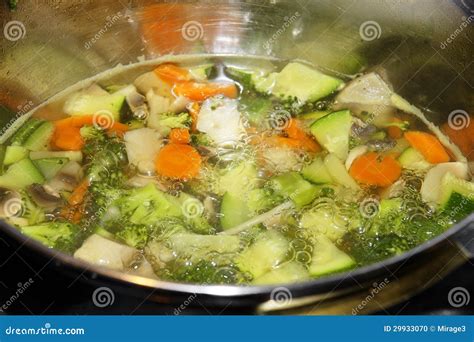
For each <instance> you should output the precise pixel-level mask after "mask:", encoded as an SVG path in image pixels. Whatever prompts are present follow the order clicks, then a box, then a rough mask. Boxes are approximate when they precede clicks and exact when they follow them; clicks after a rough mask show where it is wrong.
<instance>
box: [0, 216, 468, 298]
mask: <svg viewBox="0 0 474 342" xmlns="http://www.w3.org/2000/svg"><path fill="white" fill-rule="evenodd" d="M472 222H474V214H471V215H469V216H468V217H466V218H465V219H464V220H462V221H461V222H458V223H457V224H455V225H453V226H452V227H451V228H450V229H448V230H446V231H445V232H444V233H442V234H440V235H438V236H436V237H435V238H433V239H431V240H428V241H426V242H424V243H423V244H421V245H419V246H417V247H415V248H413V249H411V250H409V251H407V252H405V253H403V254H400V255H397V256H393V257H391V258H388V259H385V260H382V261H379V262H376V263H373V264H370V265H367V266H363V267H359V268H356V269H353V270H350V271H347V272H343V273H338V274H334V275H331V276H327V277H322V278H316V279H311V280H308V281H302V282H297V283H284V284H275V285H199V284H186V283H176V282H170V281H163V280H159V279H152V278H146V277H143V276H138V275H132V274H127V273H123V272H120V271H116V270H111V269H107V268H105V267H101V266H97V265H93V264H89V263H88V262H86V261H82V260H80V259H76V258H74V257H73V256H72V255H68V254H65V253H63V252H60V251H57V250H54V249H52V248H48V247H46V246H45V245H43V244H41V243H40V242H38V241H36V240H34V239H32V238H29V237H27V236H26V235H23V234H22V233H21V232H20V231H19V230H18V229H17V228H15V227H13V226H11V225H9V224H7V223H6V222H5V221H3V220H0V228H1V229H2V231H3V232H5V233H6V234H8V235H9V236H10V237H12V238H13V239H15V240H17V241H18V242H20V246H19V247H18V248H21V247H23V246H26V247H27V248H28V249H30V250H33V251H34V252H36V253H39V254H42V255H46V256H48V257H49V258H50V259H51V260H55V261H56V262H59V263H62V264H65V265H67V266H70V267H72V268H73V269H75V270H80V271H82V272H80V274H84V273H86V272H89V273H95V274H97V275H101V276H103V277H105V278H108V279H110V280H114V281H116V282H119V283H124V284H128V285H133V286H135V285H138V286H139V287H143V288H147V289H152V290H163V291H168V292H174V293H180V294H196V295H207V296H213V297H223V298H225V297H226V298H232V297H234V298H238V297H244V296H262V295H269V294H270V293H271V291H272V290H274V289H275V288H277V287H284V288H286V289H288V290H289V291H295V293H297V292H298V291H302V290H305V289H306V290H308V289H317V288H327V287H331V286H333V287H334V286H337V285H338V284H341V283H342V282H343V281H344V280H346V279H347V278H349V277H350V278H353V279H360V280H361V279H365V280H368V279H373V278H374V277H375V276H377V275H379V274H381V273H386V271H388V270H389V269H390V268H392V267H394V266H397V265H399V264H401V263H403V262H405V261H407V260H408V259H411V258H413V257H415V256H419V255H421V254H422V253H423V252H425V251H427V250H430V249H432V248H433V247H435V246H437V245H439V244H440V243H442V242H443V241H445V240H447V239H449V238H450V237H453V236H454V235H456V234H457V233H459V232H460V231H462V230H464V229H467V227H468V226H469V224H470V223H472ZM5 262H8V260H7V261H5ZM384 270H385V271H384ZM316 293H317V292H313V294H316Z"/></svg>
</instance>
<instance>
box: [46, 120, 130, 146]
mask: <svg viewBox="0 0 474 342" xmlns="http://www.w3.org/2000/svg"><path fill="white" fill-rule="evenodd" d="M100 124H101V120H96V119H95V118H94V115H78V116H72V117H69V118H66V119H61V120H57V121H55V122H54V127H55V129H54V134H53V137H52V139H51V144H52V146H53V147H54V148H56V149H59V150H69V151H79V150H81V149H82V148H83V147H84V139H82V136H81V131H80V130H81V127H83V126H92V125H100ZM102 128H103V129H106V130H107V131H108V132H115V133H116V134H117V135H120V136H122V135H123V134H124V133H125V132H126V131H127V130H128V126H127V125H125V124H122V123H120V122H113V121H112V122H110V121H104V123H103V126H102Z"/></svg>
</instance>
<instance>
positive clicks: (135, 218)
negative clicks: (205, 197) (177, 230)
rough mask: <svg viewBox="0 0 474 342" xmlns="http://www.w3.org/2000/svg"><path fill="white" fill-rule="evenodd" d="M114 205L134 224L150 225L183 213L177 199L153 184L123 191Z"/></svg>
mask: <svg viewBox="0 0 474 342" xmlns="http://www.w3.org/2000/svg"><path fill="white" fill-rule="evenodd" d="M114 205H115V206H116V207H117V208H118V209H119V211H120V213H121V214H122V216H125V217H126V218H127V219H128V220H129V221H130V222H132V223H134V224H145V225H151V224H154V223H156V222H157V221H160V220H161V219H162V218H164V217H169V216H182V214H183V212H182V209H181V206H180V205H179V203H178V202H177V200H176V199H175V198H174V197H172V196H170V195H168V194H166V193H164V192H162V191H160V190H158V189H157V188H156V186H155V185H153V184H149V185H147V186H145V187H142V188H138V189H133V190H128V191H125V192H124V194H123V196H122V197H121V198H119V199H118V200H117V201H115V203H114Z"/></svg>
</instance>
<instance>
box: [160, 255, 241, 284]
mask: <svg viewBox="0 0 474 342" xmlns="http://www.w3.org/2000/svg"><path fill="white" fill-rule="evenodd" d="M173 269H175V271H173V272H171V274H169V276H168V278H169V279H170V280H173V281H178V282H185V283H197V284H239V283H243V282H245V280H246V279H245V277H244V274H243V273H242V272H240V271H239V269H238V268H237V267H235V266H233V265H228V266H221V265H218V264H217V263H215V262H213V261H210V260H200V261H198V262H197V263H184V264H177V265H175V267H173Z"/></svg>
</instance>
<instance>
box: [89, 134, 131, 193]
mask: <svg viewBox="0 0 474 342" xmlns="http://www.w3.org/2000/svg"><path fill="white" fill-rule="evenodd" d="M88 134H89V135H88V137H89V138H88V139H86V145H85V146H84V149H83V152H84V155H85V159H86V164H87V167H86V174H87V177H88V178H89V179H90V180H91V182H94V181H99V182H107V184H109V185H114V186H120V185H122V183H123V181H124V179H125V176H124V169H125V167H126V166H127V164H128V161H127V152H126V150H125V144H124V143H123V141H122V140H121V139H119V138H118V137H109V136H107V135H106V134H105V132H103V131H101V130H98V129H93V130H90V131H88Z"/></svg>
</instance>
